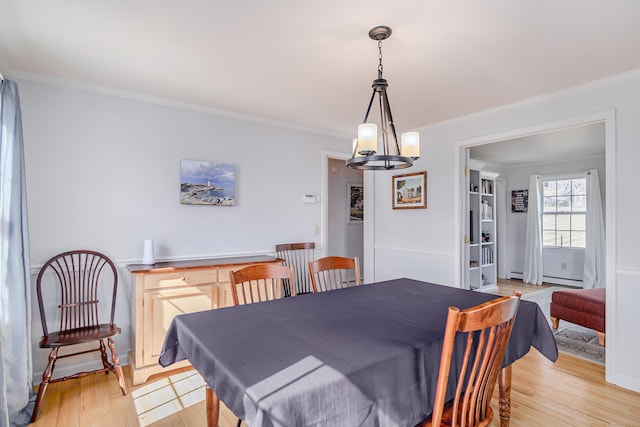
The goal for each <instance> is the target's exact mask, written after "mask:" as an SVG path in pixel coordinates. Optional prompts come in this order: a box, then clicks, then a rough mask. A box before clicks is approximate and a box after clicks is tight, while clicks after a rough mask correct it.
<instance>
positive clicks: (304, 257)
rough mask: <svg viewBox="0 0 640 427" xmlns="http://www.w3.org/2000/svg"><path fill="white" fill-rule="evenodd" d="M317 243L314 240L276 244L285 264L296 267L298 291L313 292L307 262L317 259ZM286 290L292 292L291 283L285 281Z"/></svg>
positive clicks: (279, 256) (279, 255)
mask: <svg viewBox="0 0 640 427" xmlns="http://www.w3.org/2000/svg"><path fill="white" fill-rule="evenodd" d="M315 250H316V244H315V243H314V242H302V243H281V244H278V245H276V256H277V257H278V258H282V259H283V260H284V265H293V266H295V268H296V288H297V289H296V293H297V294H298V295H300V294H310V293H312V292H313V288H312V287H311V280H310V278H309V274H307V264H308V263H309V262H311V261H313V260H315ZM285 291H286V292H287V295H289V294H290V285H289V283H287V282H285Z"/></svg>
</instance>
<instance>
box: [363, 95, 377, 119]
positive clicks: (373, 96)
mask: <svg viewBox="0 0 640 427" xmlns="http://www.w3.org/2000/svg"><path fill="white" fill-rule="evenodd" d="M375 97H376V89H375V87H374V88H373V93H372V94H371V100H369V106H368V107H367V112H366V113H365V115H364V120H363V121H362V123H367V119H368V118H369V113H370V112H371V106H372V105H373V99H374V98H375Z"/></svg>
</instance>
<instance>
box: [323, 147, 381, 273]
mask: <svg viewBox="0 0 640 427" xmlns="http://www.w3.org/2000/svg"><path fill="white" fill-rule="evenodd" d="M351 154H352V153H345V152H339V151H327V150H323V151H322V155H321V157H322V158H321V163H322V174H321V176H322V184H321V185H322V187H321V190H320V205H321V209H320V211H321V213H320V216H321V218H320V224H321V229H322V232H321V233H320V239H321V240H320V242H321V243H320V246H321V247H320V255H319V256H321V257H324V256H327V241H328V239H329V226H328V223H329V203H328V200H329V159H337V160H345V161H346V160H347V159H349V158H351ZM362 183H363V186H364V193H365V197H364V212H365V215H364V223H363V240H364V242H363V251H364V259H363V260H361V263H360V265H361V266H364V268H363V267H361V268H362V269H363V271H362V277H363V278H364V280H365V281H366V282H367V283H372V282H374V281H375V275H374V273H375V268H374V263H375V258H374V256H375V251H374V244H375V239H374V224H375V209H374V207H375V187H374V176H373V173H372V171H366V170H365V171H363V175H362Z"/></svg>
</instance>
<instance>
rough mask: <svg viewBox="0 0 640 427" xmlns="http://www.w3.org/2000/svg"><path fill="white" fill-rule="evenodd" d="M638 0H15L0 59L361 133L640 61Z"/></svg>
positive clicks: (57, 76) (113, 86)
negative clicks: (375, 115)
mask: <svg viewBox="0 0 640 427" xmlns="http://www.w3.org/2000/svg"><path fill="white" fill-rule="evenodd" d="M639 17H640V2H638V1H637V0H610V1H604V0H563V1H557V0H518V1H513V0H483V1H477V0H457V1H446V0H438V1H435V0H396V1H385V2H382V1H378V0H367V1H364V0H350V1H345V0H323V1H316V2H307V1H300V0H273V1H259V0H234V1H215V0H208V1H205V0H190V1H188V2H184V1H176V0H173V1H171V0H136V1H131V0H127V1H125V0H111V1H102V2H97V1H86V0H57V1H55V2H54V1H49V0H0V71H1V72H2V73H3V74H4V75H5V76H9V77H12V76H13V77H17V78H28V79H35V80H41V81H46V82H54V83H56V82H59V83H63V84H73V85H78V86H80V87H87V88H96V89H99V90H100V91H103V92H104V91H107V93H114V94H121V95H123V96H135V97H139V98H142V99H147V98H148V99H150V100H153V99H161V100H163V101H168V102H171V103H176V104H184V105H189V106H196V107H198V108H203V109H206V110H209V111H214V112H223V113H224V114H231V115H238V116H241V117H249V118H251V117H253V118H259V119H260V120H267V121H274V122H279V123H283V124H288V125H292V126H296V127H300V128H304V129H312V130H317V131H319V132H323V133H327V134H331V135H338V136H342V137H345V138H349V137H352V136H353V135H354V134H355V132H356V126H357V124H358V123H359V122H360V121H361V120H362V118H363V117H364V113H365V109H366V107H367V103H368V101H369V97H370V94H371V82H372V81H373V79H374V78H376V72H377V62H378V51H377V43H376V42H375V41H372V40H371V39H369V37H368V31H369V29H371V28H372V27H374V26H377V25H388V26H390V27H391V28H392V29H393V34H392V36H391V37H390V38H389V39H388V40H385V41H384V42H383V64H384V77H385V78H387V80H388V81H389V92H388V93H389V99H390V103H391V107H392V110H393V115H394V119H395V123H396V127H397V128H398V130H399V131H400V132H402V131H405V130H409V129H415V128H418V127H421V126H425V125H428V124H431V123H436V122H441V121H444V120H448V119H451V118H455V117H460V116H464V115H468V114H472V113H475V112H479V111H483V110H487V109H491V108H495V107H499V106H503V105H506V104H510V103H514V102H517V101H520V100H524V99H529V98H533V97H538V96H543V95H545V94H550V93H554V92H557V91H562V90H564V89H566V88H570V87H574V86H576V85H581V84H585V83H588V82H591V81H594V80H598V79H602V78H605V77H608V76H612V75H616V74H619V73H624V72H628V71H631V70H637V69H640V55H639V54H638V52H640V25H638V18H639Z"/></svg>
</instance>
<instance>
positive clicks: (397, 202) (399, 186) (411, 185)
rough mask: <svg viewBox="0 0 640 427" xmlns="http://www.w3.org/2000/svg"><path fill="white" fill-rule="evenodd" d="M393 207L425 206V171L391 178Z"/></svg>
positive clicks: (415, 207)
mask: <svg viewBox="0 0 640 427" xmlns="http://www.w3.org/2000/svg"><path fill="white" fill-rule="evenodd" d="M391 179H392V181H391V184H392V185H391V190H392V191H393V195H392V198H391V200H392V207H393V209H426V208H427V173H426V172H416V173H409V174H405V175H396V176H394V177H392V178H391Z"/></svg>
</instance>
